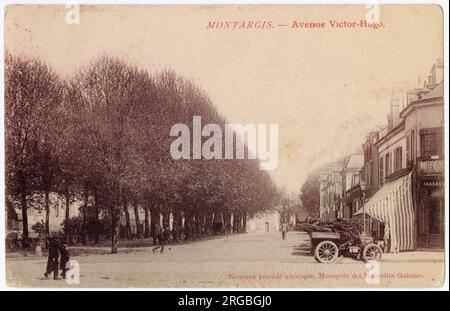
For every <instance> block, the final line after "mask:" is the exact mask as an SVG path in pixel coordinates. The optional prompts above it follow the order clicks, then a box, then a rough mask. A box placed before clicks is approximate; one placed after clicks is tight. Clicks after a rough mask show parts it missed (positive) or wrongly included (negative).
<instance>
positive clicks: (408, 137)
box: [406, 134, 411, 166]
mask: <svg viewBox="0 0 450 311" xmlns="http://www.w3.org/2000/svg"><path fill="white" fill-rule="evenodd" d="M409 165H411V134H408V135H406V166H409Z"/></svg>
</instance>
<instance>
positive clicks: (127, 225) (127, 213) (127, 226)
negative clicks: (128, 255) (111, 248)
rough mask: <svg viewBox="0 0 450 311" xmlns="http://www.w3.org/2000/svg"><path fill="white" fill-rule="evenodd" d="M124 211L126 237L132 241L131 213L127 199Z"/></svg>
mask: <svg viewBox="0 0 450 311" xmlns="http://www.w3.org/2000/svg"><path fill="white" fill-rule="evenodd" d="M123 211H124V213H125V233H126V237H127V240H131V239H132V236H131V226H130V211H129V210H128V203H127V201H126V200H125V199H124V201H123Z"/></svg>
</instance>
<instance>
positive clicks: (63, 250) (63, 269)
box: [59, 242, 70, 279]
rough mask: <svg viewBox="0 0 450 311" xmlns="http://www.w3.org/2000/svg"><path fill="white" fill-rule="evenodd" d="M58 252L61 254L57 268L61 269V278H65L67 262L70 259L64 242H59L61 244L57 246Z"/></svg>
mask: <svg viewBox="0 0 450 311" xmlns="http://www.w3.org/2000/svg"><path fill="white" fill-rule="evenodd" d="M59 253H60V254H61V259H60V262H59V268H60V269H61V277H62V278H63V279H65V278H66V272H67V271H68V270H69V268H68V267H67V263H68V262H69V260H70V254H69V251H68V250H67V244H66V242H62V243H61V245H60V247H59Z"/></svg>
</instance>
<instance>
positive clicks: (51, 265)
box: [44, 236, 59, 280]
mask: <svg viewBox="0 0 450 311" xmlns="http://www.w3.org/2000/svg"><path fill="white" fill-rule="evenodd" d="M47 241H48V259H47V269H46V271H45V273H44V277H45V278H47V277H48V276H49V275H50V274H52V272H53V279H54V280H58V271H59V270H58V268H59V265H58V259H59V247H58V241H57V240H56V238H55V237H54V236H50V237H49V238H48V239H47Z"/></svg>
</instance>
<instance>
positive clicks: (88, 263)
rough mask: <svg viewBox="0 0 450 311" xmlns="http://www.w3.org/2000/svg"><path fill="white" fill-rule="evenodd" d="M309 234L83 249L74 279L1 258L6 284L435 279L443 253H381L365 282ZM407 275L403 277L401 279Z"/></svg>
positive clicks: (34, 263)
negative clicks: (331, 259)
mask: <svg viewBox="0 0 450 311" xmlns="http://www.w3.org/2000/svg"><path fill="white" fill-rule="evenodd" d="M307 245H308V236H307V235H306V234H304V233H299V232H289V234H288V235H287V239H286V240H284V241H283V240H282V239H281V235H280V234H278V233H247V234H239V235H230V236H226V237H223V238H222V237H221V238H217V239H212V240H207V241H198V242H194V243H189V244H183V245H169V246H168V247H166V252H164V253H162V254H160V253H153V252H152V248H151V247H141V248H133V249H131V248H129V249H121V250H120V251H119V254H115V255H112V254H104V255H98V254H97V255H82V256H75V257H73V258H72V259H74V260H77V261H78V262H79V263H80V270H81V277H80V284H79V285H68V284H67V283H66V282H65V281H64V280H57V281H54V280H53V279H51V278H49V279H44V278H43V276H42V273H43V272H44V269H45V265H46V259H45V258H43V257H41V258H38V257H23V258H7V262H6V267H7V276H8V284H9V285H10V286H14V285H16V286H27V287H37V286H40V287H73V286H79V287H93V286H96V287H250V288H251V287H350V286H352V287H355V286H356V287H366V286H392V287H395V286H399V285H400V284H402V285H403V286H405V285H408V286H411V287H414V286H419V284H428V285H429V286H438V285H440V283H441V279H440V278H439V276H442V275H443V270H444V253H440V252H409V253H401V254H386V255H385V256H384V257H383V260H382V261H381V264H380V284H379V285H369V284H367V282H366V277H365V273H366V272H368V271H369V270H368V269H367V268H366V267H365V264H364V263H363V262H360V261H357V260H355V259H352V258H338V260H337V261H336V262H335V263H333V264H319V263H317V262H316V261H315V260H314V258H313V257H312V256H311V255H310V253H309V251H308V246H307ZM406 280H407V282H405V281H406Z"/></svg>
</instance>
